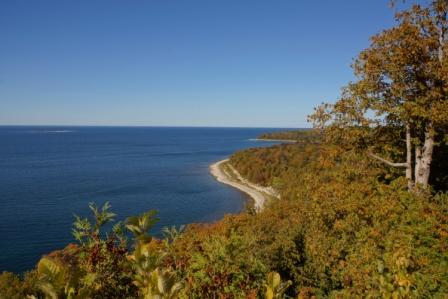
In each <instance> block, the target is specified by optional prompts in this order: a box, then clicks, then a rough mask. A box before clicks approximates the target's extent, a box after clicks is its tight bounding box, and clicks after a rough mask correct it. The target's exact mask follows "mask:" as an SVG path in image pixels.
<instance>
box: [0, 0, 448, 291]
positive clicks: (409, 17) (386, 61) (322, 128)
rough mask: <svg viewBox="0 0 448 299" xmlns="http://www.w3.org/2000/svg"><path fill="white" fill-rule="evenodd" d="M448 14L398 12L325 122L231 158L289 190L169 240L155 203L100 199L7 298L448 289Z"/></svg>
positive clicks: (324, 109)
mask: <svg viewBox="0 0 448 299" xmlns="http://www.w3.org/2000/svg"><path fill="white" fill-rule="evenodd" d="M447 14H448V3H447V1H444V0H435V1H431V2H430V3H429V5H428V6H427V7H422V6H419V5H414V6H412V7H411V8H410V9H409V10H407V11H404V12H401V13H399V14H398V15H397V21H398V22H397V25H396V26H395V27H393V28H390V29H387V30H384V31H382V32H380V33H379V34H378V35H376V36H374V37H372V43H371V46H370V47H369V48H368V49H366V50H364V51H362V52H361V53H360V55H359V56H358V57H357V59H356V60H355V63H354V66H353V67H354V70H355V75H356V76H357V77H356V78H357V79H356V80H355V81H354V82H350V83H349V84H348V85H347V87H346V88H344V91H343V93H342V95H341V98H340V99H339V100H338V101H337V102H336V103H334V104H323V105H322V106H320V107H318V108H316V110H315V111H314V113H313V114H311V115H310V121H311V122H312V123H313V124H314V126H315V129H314V130H312V131H311V130H310V131H301V132H284V133H273V134H266V135H262V136H260V138H266V139H288V140H289V139H293V140H297V141H298V142H294V143H285V144H280V145H275V146H272V147H268V148H253V149H248V150H244V151H240V152H237V153H235V154H233V155H232V156H231V157H230V159H229V162H228V163H230V165H231V166H232V167H233V168H234V169H235V170H236V171H237V172H238V173H239V174H241V175H242V176H243V177H245V178H246V179H247V180H249V181H250V182H251V183H254V184H258V185H261V186H265V187H268V186H270V187H273V188H274V189H275V190H276V191H277V192H278V193H279V194H280V197H279V198H276V199H273V200H270V201H268V202H266V203H265V206H264V208H263V209H262V210H259V211H254V209H251V208H248V209H247V210H246V211H243V212H241V213H240V214H237V215H228V216H226V217H224V219H222V220H220V221H218V222H216V223H212V224H190V225H188V226H187V227H186V228H167V229H165V230H164V233H165V237H164V238H163V239H157V238H154V237H153V236H152V235H151V227H152V226H153V224H154V223H155V222H156V221H157V218H156V213H155V212H154V211H149V212H146V213H143V214H142V215H139V216H136V217H130V218H128V219H126V220H124V221H123V222H114V221H115V219H116V218H117V216H116V215H115V214H114V213H113V212H112V211H111V207H110V206H109V205H105V206H103V207H97V206H96V205H94V204H91V206H90V208H91V210H92V217H91V218H79V217H76V218H75V219H74V220H75V221H74V224H73V235H74V237H75V239H76V243H74V244H69V245H68V246H67V247H66V248H64V249H61V250H60V251H56V252H52V253H49V254H48V255H47V256H44V257H43V258H42V259H41V260H40V261H39V263H38V264H37V266H36V268H35V269H30V271H29V272H27V273H25V274H24V275H22V276H18V275H15V274H12V273H6V272H5V273H3V274H2V275H1V276H0V298H2V299H3V298H146V299H152V298H269V299H270V298H447V296H448V193H447V189H448V168H447V162H446V161H447V160H446V157H447V154H448V135H447V134H448V113H447V112H448V59H447V55H448V42H447V39H448V36H447V34H448V33H447V32H448V18H447ZM111 223H114V225H113V226H111V225H106V224H111ZM44 237H45V236H43V238H44Z"/></svg>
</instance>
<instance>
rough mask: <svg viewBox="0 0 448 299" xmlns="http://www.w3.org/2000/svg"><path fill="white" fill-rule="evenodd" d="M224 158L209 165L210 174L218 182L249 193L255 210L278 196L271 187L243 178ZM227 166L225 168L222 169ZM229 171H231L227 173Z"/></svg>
mask: <svg viewBox="0 0 448 299" xmlns="http://www.w3.org/2000/svg"><path fill="white" fill-rule="evenodd" d="M228 161H229V159H224V160H221V161H218V162H215V163H213V164H211V165H210V167H209V170H210V174H211V175H212V176H213V177H214V178H215V179H216V180H217V181H218V182H220V183H223V184H226V185H229V186H231V187H234V188H235V189H238V190H240V191H242V192H244V193H246V194H247V195H249V196H250V197H251V198H252V199H253V201H254V207H255V210H256V211H257V212H259V211H261V210H262V209H263V208H264V206H265V204H266V202H267V201H268V200H269V199H270V198H280V195H279V194H278V193H277V192H276V191H275V190H274V189H272V188H271V187H263V186H259V185H256V184H253V183H251V182H249V181H248V180H246V179H245V178H243V177H242V176H241V175H240V174H239V172H238V171H237V170H236V169H235V168H233V167H232V166H231V165H230V164H229V163H227V162H228ZM224 167H227V169H224ZM229 172H231V173H229Z"/></svg>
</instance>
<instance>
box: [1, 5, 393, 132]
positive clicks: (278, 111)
mask: <svg viewBox="0 0 448 299" xmlns="http://www.w3.org/2000/svg"><path fill="white" fill-rule="evenodd" d="M388 4H389V0H343V1H334V0H326V1H325V0H322V1H311V0H306V1H305V0H291V1H287V0H284V1H283V0H279V1H273V0H270V1H263V0H221V1H217V0H216V1H214V0H203V1H199V0H188V1H187V0H183V1H180V0H178V1H176V0H169V1H167V0H157V1H156V0H146V1H144V0H134V1H127V0H121V1H115V0H104V1H97V0H83V1H82V0H79V1H65V0H55V1H47V0H39V1H22V0H0V124H3V125H16V124H31V125H43V124H50V125H162V126H164V125H168V126H244V127H246V126H247V127H306V126H309V124H307V122H306V116H307V114H309V113H311V112H312V109H313V107H314V106H316V105H318V104H319V103H321V102H322V101H334V100H336V99H337V97H338V95H339V93H340V88H341V87H342V86H344V85H345V84H347V83H348V82H349V81H350V80H352V79H353V74H352V70H351V68H350V64H351V62H352V59H353V58H354V57H355V56H356V55H357V53H358V52H359V51H360V50H362V49H363V48H366V47H367V46H368V45H369V36H371V35H373V34H375V33H377V32H379V31H380V30H382V29H385V28H387V27H390V26H391V25H393V23H394V18H393V14H394V10H392V9H390V8H389V5H388Z"/></svg>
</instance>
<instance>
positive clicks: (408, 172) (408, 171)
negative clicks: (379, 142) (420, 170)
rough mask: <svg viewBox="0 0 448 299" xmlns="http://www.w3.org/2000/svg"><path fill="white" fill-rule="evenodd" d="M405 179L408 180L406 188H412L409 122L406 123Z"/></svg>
mask: <svg viewBox="0 0 448 299" xmlns="http://www.w3.org/2000/svg"><path fill="white" fill-rule="evenodd" d="M406 179H407V180H408V189H409V190H412V188H413V187H414V182H413V180H412V143H411V125H410V124H409V123H407V124H406Z"/></svg>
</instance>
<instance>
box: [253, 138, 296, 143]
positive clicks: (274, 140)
mask: <svg viewBox="0 0 448 299" xmlns="http://www.w3.org/2000/svg"><path fill="white" fill-rule="evenodd" d="M249 140H250V141H272V142H292V143H296V142H297V140H294V139H268V138H254V139H249Z"/></svg>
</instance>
